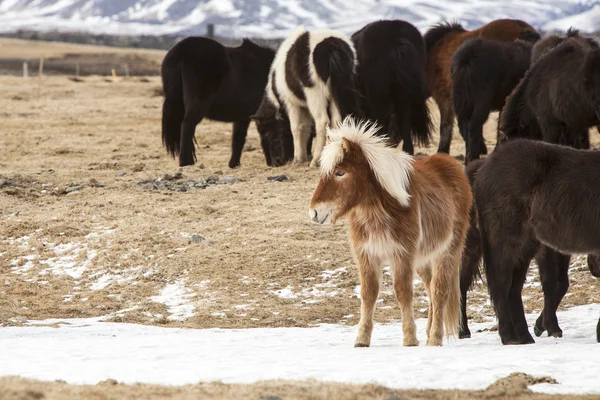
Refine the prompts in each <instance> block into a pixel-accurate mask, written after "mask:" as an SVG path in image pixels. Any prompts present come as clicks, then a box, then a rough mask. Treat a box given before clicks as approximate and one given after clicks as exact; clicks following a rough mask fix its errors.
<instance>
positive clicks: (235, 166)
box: [229, 161, 241, 169]
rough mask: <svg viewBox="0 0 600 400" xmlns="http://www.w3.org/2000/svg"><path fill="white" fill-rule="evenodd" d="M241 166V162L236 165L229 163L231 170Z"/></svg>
mask: <svg viewBox="0 0 600 400" xmlns="http://www.w3.org/2000/svg"><path fill="white" fill-rule="evenodd" d="M240 165H241V164H240V163H239V162H237V163H235V162H232V161H229V168H231V169H233V168H237V167H239V166H240Z"/></svg>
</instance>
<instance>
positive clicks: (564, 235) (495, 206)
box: [475, 139, 600, 344]
mask: <svg viewBox="0 0 600 400" xmlns="http://www.w3.org/2000/svg"><path fill="white" fill-rule="evenodd" d="M581 171H585V173H584V174H582V173H581ZM599 180H600V153H598V152H596V151H590V150H576V149H571V148H568V147H565V146H557V145H552V144H547V143H543V142H540V141H533V140H524V139H513V140H508V141H507V142H506V143H504V144H502V145H500V146H498V147H497V148H496V149H495V150H494V152H493V153H492V154H491V155H490V156H489V157H488V158H487V160H486V162H485V163H484V165H483V166H482V167H481V168H480V169H479V171H478V172H477V177H476V180H475V204H476V207H477V215H478V224H479V230H480V233H481V240H482V248H483V260H484V266H485V272H486V280H487V283H488V288H489V291H490V297H491V299H492V304H493V305H494V309H495V311H496V316H497V317H498V329H499V334H500V337H501V339H502V343H503V344H526V343H533V342H534V340H533V338H532V336H531V334H530V333H529V331H528V329H527V322H526V320H525V314H524V310H523V303H522V299H521V290H522V287H523V283H524V281H525V277H526V273H527V269H528V268H529V263H530V261H531V259H532V258H533V257H534V256H535V257H536V260H537V262H538V263H540V274H541V279H542V286H543V290H544V298H545V303H544V311H543V317H541V318H539V319H538V322H539V323H541V325H542V326H539V325H538V323H536V331H537V330H538V329H539V328H542V329H547V330H548V334H549V335H551V336H557V337H559V336H562V331H561V330H560V327H559V326H558V321H557V319H556V308H557V307H558V305H559V304H560V300H561V299H562V297H563V296H564V294H565V293H566V291H567V289H568V285H569V283H568V278H567V273H568V265H569V259H570V256H569V254H575V253H578V254H581V253H583V254H592V255H594V256H595V257H598V256H600V245H598V241H597V232H599V231H600V202H598V199H599V198H600V187H599V186H598V185H597V182H598V181H599ZM542 243H545V244H546V245H544V244H542ZM550 246H551V247H550ZM542 265H543V266H544V269H543V270H542ZM536 333H538V332H536ZM540 334H541V332H540Z"/></svg>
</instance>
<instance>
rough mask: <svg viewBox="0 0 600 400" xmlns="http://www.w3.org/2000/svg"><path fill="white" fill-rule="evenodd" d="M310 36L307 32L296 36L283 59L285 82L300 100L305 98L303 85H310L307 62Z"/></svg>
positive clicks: (311, 83)
mask: <svg viewBox="0 0 600 400" xmlns="http://www.w3.org/2000/svg"><path fill="white" fill-rule="evenodd" d="M309 57H310V38H309V36H308V32H305V33H303V34H302V35H300V36H299V37H298V39H297V40H296V42H294V44H293V45H292V47H291V48H290V51H289V53H288V57H287V58H286V59H285V82H286V83H287V86H288V88H289V89H290V90H291V91H292V93H294V95H295V96H296V97H297V98H299V99H300V100H306V96H305V95H304V89H303V87H305V86H306V87H312V86H314V82H313V81H312V79H310V72H309V70H308V63H309V62H310V59H309Z"/></svg>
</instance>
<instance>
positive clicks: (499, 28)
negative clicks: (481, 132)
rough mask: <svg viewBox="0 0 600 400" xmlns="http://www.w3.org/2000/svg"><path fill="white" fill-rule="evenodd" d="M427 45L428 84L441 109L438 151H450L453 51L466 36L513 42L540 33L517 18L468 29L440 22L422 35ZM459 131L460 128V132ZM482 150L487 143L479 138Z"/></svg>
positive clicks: (452, 116) (532, 40)
mask: <svg viewBox="0 0 600 400" xmlns="http://www.w3.org/2000/svg"><path fill="white" fill-rule="evenodd" d="M423 38H424V39H425V47H426V48H427V71H426V73H427V86H428V89H429V92H430V94H431V96H433V99H434V100H435V102H436V103H437V105H438V108H439V109H440V144H439V146H438V152H441V153H449V152H450V144H451V143H452V130H453V129H454V109H453V106H452V73H451V65H452V55H453V54H454V53H455V52H456V50H457V49H458V48H459V47H460V45H461V44H463V43H464V42H465V41H466V40H467V39H472V38H481V39H490V40H499V41H502V42H512V41H513V40H515V39H521V40H525V41H528V42H535V41H536V40H538V39H539V38H540V34H539V33H538V32H537V31H536V30H535V28H534V27H532V26H531V25H529V24H528V23H526V22H524V21H521V20H518V19H497V20H494V21H492V22H490V23H487V24H485V25H483V26H481V27H479V28H478V29H474V30H472V31H467V30H466V29H465V28H463V27H462V25H460V24H458V23H448V22H444V23H440V24H436V25H434V26H433V27H431V28H430V29H429V30H428V31H427V32H425V35H424V36H423ZM461 133H462V132H461ZM480 146H481V149H480V151H481V154H487V147H486V146H485V143H484V142H481V145H480Z"/></svg>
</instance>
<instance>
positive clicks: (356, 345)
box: [354, 343, 369, 347]
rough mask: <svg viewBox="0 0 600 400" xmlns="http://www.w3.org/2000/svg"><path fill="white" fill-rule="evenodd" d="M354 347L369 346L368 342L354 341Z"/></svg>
mask: <svg viewBox="0 0 600 400" xmlns="http://www.w3.org/2000/svg"><path fill="white" fill-rule="evenodd" d="M354 347H369V345H368V344H366V343H354Z"/></svg>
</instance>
